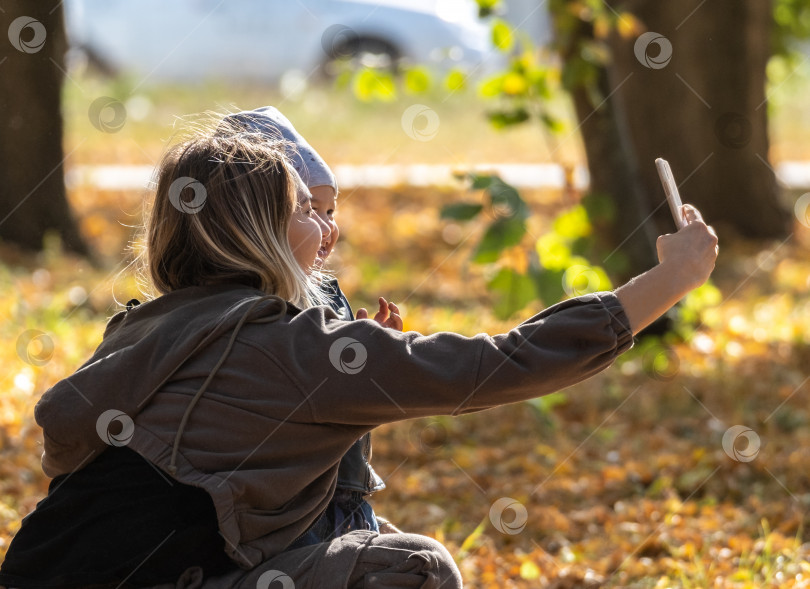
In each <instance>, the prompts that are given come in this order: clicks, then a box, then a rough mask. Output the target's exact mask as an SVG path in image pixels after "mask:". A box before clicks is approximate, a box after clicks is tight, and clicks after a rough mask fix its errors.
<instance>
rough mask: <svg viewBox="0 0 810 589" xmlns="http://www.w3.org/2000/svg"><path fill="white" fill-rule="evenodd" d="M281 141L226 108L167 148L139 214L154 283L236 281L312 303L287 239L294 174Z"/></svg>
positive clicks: (162, 287) (311, 280)
mask: <svg viewBox="0 0 810 589" xmlns="http://www.w3.org/2000/svg"><path fill="white" fill-rule="evenodd" d="M288 148H289V146H287V145H286V144H285V143H284V142H283V141H281V140H273V139H272V138H268V137H267V136H266V135H262V134H259V133H252V132H248V131H245V130H244V127H241V126H239V125H238V124H237V123H236V122H233V121H229V119H228V118H227V117H226V118H225V119H223V120H222V121H219V122H218V123H217V125H216V126H215V127H214V126H212V125H211V124H208V125H205V126H203V127H201V128H198V129H197V130H196V132H195V133H194V134H193V136H192V137H191V138H190V139H186V140H185V141H183V142H181V143H179V144H177V145H175V146H174V147H173V148H171V149H170V150H169V151H168V152H167V153H166V155H165V156H164V157H163V159H162V161H161V163H160V165H159V167H158V172H157V173H158V178H157V188H156V192H155V198H154V203H153V205H152V209H151V211H150V212H149V214H148V216H147V219H146V223H145V242H146V243H145V246H146V247H145V252H144V256H145V258H144V264H145V270H146V273H147V274H148V276H149V277H150V278H151V282H152V283H153V285H154V287H155V289H157V290H158V291H159V292H160V293H162V294H165V293H168V292H171V291H174V290H177V289H180V288H184V287H188V286H200V285H210V284H221V283H239V284H245V285H248V286H252V287H255V288H257V289H259V290H262V291H264V292H265V293H267V294H275V295H278V296H280V297H282V298H284V299H286V300H288V301H290V302H292V303H294V304H296V305H298V306H300V307H309V306H311V305H312V304H317V303H319V302H321V299H322V296H321V294H320V293H321V291H320V289H319V288H318V286H317V276H314V277H313V276H308V275H307V273H306V272H304V271H303V270H302V269H301V267H300V266H299V264H298V263H297V262H296V260H295V256H294V255H293V252H292V249H291V247H290V244H289V242H288V240H287V230H288V228H289V226H290V222H291V219H292V216H293V213H294V212H295V210H296V207H298V196H297V191H298V190H299V189H300V188H299V186H298V184H300V183H301V180H300V178H298V177H297V173H296V171H295V169H294V168H293V167H292V165H291V163H290V160H289V158H288V157H287V155H286V153H285V150H286V149H288Z"/></svg>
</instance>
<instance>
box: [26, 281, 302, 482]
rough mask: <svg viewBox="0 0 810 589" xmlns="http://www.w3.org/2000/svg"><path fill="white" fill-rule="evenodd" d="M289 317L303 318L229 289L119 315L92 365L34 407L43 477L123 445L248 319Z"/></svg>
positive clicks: (203, 290)
mask: <svg viewBox="0 0 810 589" xmlns="http://www.w3.org/2000/svg"><path fill="white" fill-rule="evenodd" d="M286 313H292V314H296V313H298V310H297V309H296V308H295V307H293V306H292V305H290V304H288V303H286V302H285V301H284V300H283V299H281V298H279V297H276V296H272V295H271V296H268V295H266V294H265V293H264V292H262V291H260V290H257V289H254V288H250V287H246V286H245V287H238V286H237V287H235V286H234V285H233V284H227V285H216V286H199V287H198V286H195V287H188V288H184V289H180V290H177V291H174V292H171V293H169V294H166V295H163V296H161V297H159V298H157V299H154V300H152V301H149V302H147V303H144V304H140V305H137V306H133V307H128V308H127V310H125V311H121V312H119V313H117V314H115V315H114V316H113V317H112V318H111V319H110V320H109V322H108V323H107V327H106V329H105V331H104V337H103V340H102V342H101V344H100V345H99V346H98V348H97V349H96V351H95V352H94V353H93V355H92V357H91V358H90V359H89V360H88V361H87V362H86V363H85V364H84V365H82V366H81V367H80V368H79V369H78V370H77V371H76V372H75V373H73V374H72V375H71V376H69V377H67V378H65V379H63V380H61V381H59V382H57V383H56V384H55V385H54V386H53V387H51V388H50V389H49V390H47V391H46V392H45V393H44V394H43V395H42V398H41V399H40V400H39V402H38V403H37V405H36V407H35V410H34V415H35V418H36V422H37V424H39V426H40V427H41V428H42V430H43V433H44V439H45V452H44V453H43V455H42V468H43V470H44V471H45V474H47V475H48V476H50V477H55V476H58V475H60V474H65V473H68V472H73V471H75V470H78V469H80V468H82V467H83V466H84V465H86V464H87V463H89V462H90V461H92V460H93V458H95V457H96V456H98V455H99V454H100V453H101V452H102V451H103V450H104V449H105V448H106V447H107V446H124V445H126V444H127V443H128V441H129V439H130V438H131V437H132V435H133V431H134V420H135V418H136V416H137V415H138V413H140V412H141V411H142V410H143V408H144V407H146V406H147V405H148V403H149V402H150V400H151V398H152V397H153V395H154V393H155V392H157V391H158V389H160V387H161V386H162V385H163V384H165V383H166V382H167V381H168V380H169V379H170V378H171V376H172V374H174V372H175V371H176V370H177V369H178V368H179V367H180V366H181V365H182V364H183V363H184V362H185V361H186V360H188V359H189V358H190V357H192V356H193V355H194V354H195V353H196V352H197V351H199V350H200V349H202V348H204V347H205V346H206V345H207V344H208V343H210V342H212V341H213V340H215V339H216V338H218V337H220V336H221V335H223V334H224V333H226V332H228V331H231V330H233V329H234V327H236V326H237V324H238V323H239V322H240V320H243V316H245V315H246V314H248V316H247V317H245V318H244V320H245V321H246V322H267V321H274V320H277V319H278V318H280V317H282V316H284V315H285V314H286ZM179 425H180V424H178V427H179Z"/></svg>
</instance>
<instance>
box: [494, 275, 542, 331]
mask: <svg viewBox="0 0 810 589" xmlns="http://www.w3.org/2000/svg"><path fill="white" fill-rule="evenodd" d="M487 288H488V290H489V291H490V292H492V293H493V294H494V295H495V298H496V302H495V305H494V306H493V311H494V312H495V316H496V317H497V318H498V319H509V317H511V316H512V315H514V314H515V313H517V312H518V311H520V310H521V309H523V308H524V307H525V306H526V305H528V304H529V303H530V302H532V301H533V300H535V299H537V289H536V288H535V286H534V282H533V281H532V279H531V278H529V277H528V276H526V275H525V274H520V273H518V272H516V271H515V270H513V269H511V268H501V270H500V271H499V272H498V273H497V274H496V275H495V278H493V279H492V280H490V281H489V282H488V283H487Z"/></svg>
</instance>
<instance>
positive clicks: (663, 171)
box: [655, 157, 686, 229]
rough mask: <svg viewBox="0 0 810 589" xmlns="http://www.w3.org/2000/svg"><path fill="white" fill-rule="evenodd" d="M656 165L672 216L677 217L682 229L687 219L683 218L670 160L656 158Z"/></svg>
mask: <svg viewBox="0 0 810 589" xmlns="http://www.w3.org/2000/svg"><path fill="white" fill-rule="evenodd" d="M655 167H656V168H658V176H659V177H660V178H661V184H662V185H663V186H664V192H665V193H666V195H667V202H668V203H669V210H670V211H671V212H672V218H673V219H675V226H676V227H677V228H678V229H681V228H683V227H685V226H686V220H685V219H684V218H683V213H682V212H681V205H682V204H683V203H681V195H680V193H679V192H678V185H677V184H675V177H674V176H673V175H672V168H670V167H669V162H668V161H667V160H665V159H663V158H660V157H659V158H658V159H656V160H655Z"/></svg>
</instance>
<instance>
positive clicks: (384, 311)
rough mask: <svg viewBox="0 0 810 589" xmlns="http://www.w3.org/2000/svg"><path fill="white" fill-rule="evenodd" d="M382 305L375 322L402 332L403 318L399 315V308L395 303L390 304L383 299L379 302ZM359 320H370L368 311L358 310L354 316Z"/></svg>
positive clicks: (375, 316)
mask: <svg viewBox="0 0 810 589" xmlns="http://www.w3.org/2000/svg"><path fill="white" fill-rule="evenodd" d="M377 302H378V303H379V304H380V310H379V311H378V312H377V314H376V315H374V321H376V322H377V323H379V324H380V325H382V326H383V327H390V328H391V329H396V330H397V331H402V316H401V315H400V313H399V307H397V306H396V305H395V304H394V303H389V302H388V301H386V300H385V299H384V298H383V297H380V298H379V300H378V301H377ZM354 316H355V317H356V318H357V319H368V311H366V310H365V309H357V313H355V315H354Z"/></svg>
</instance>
